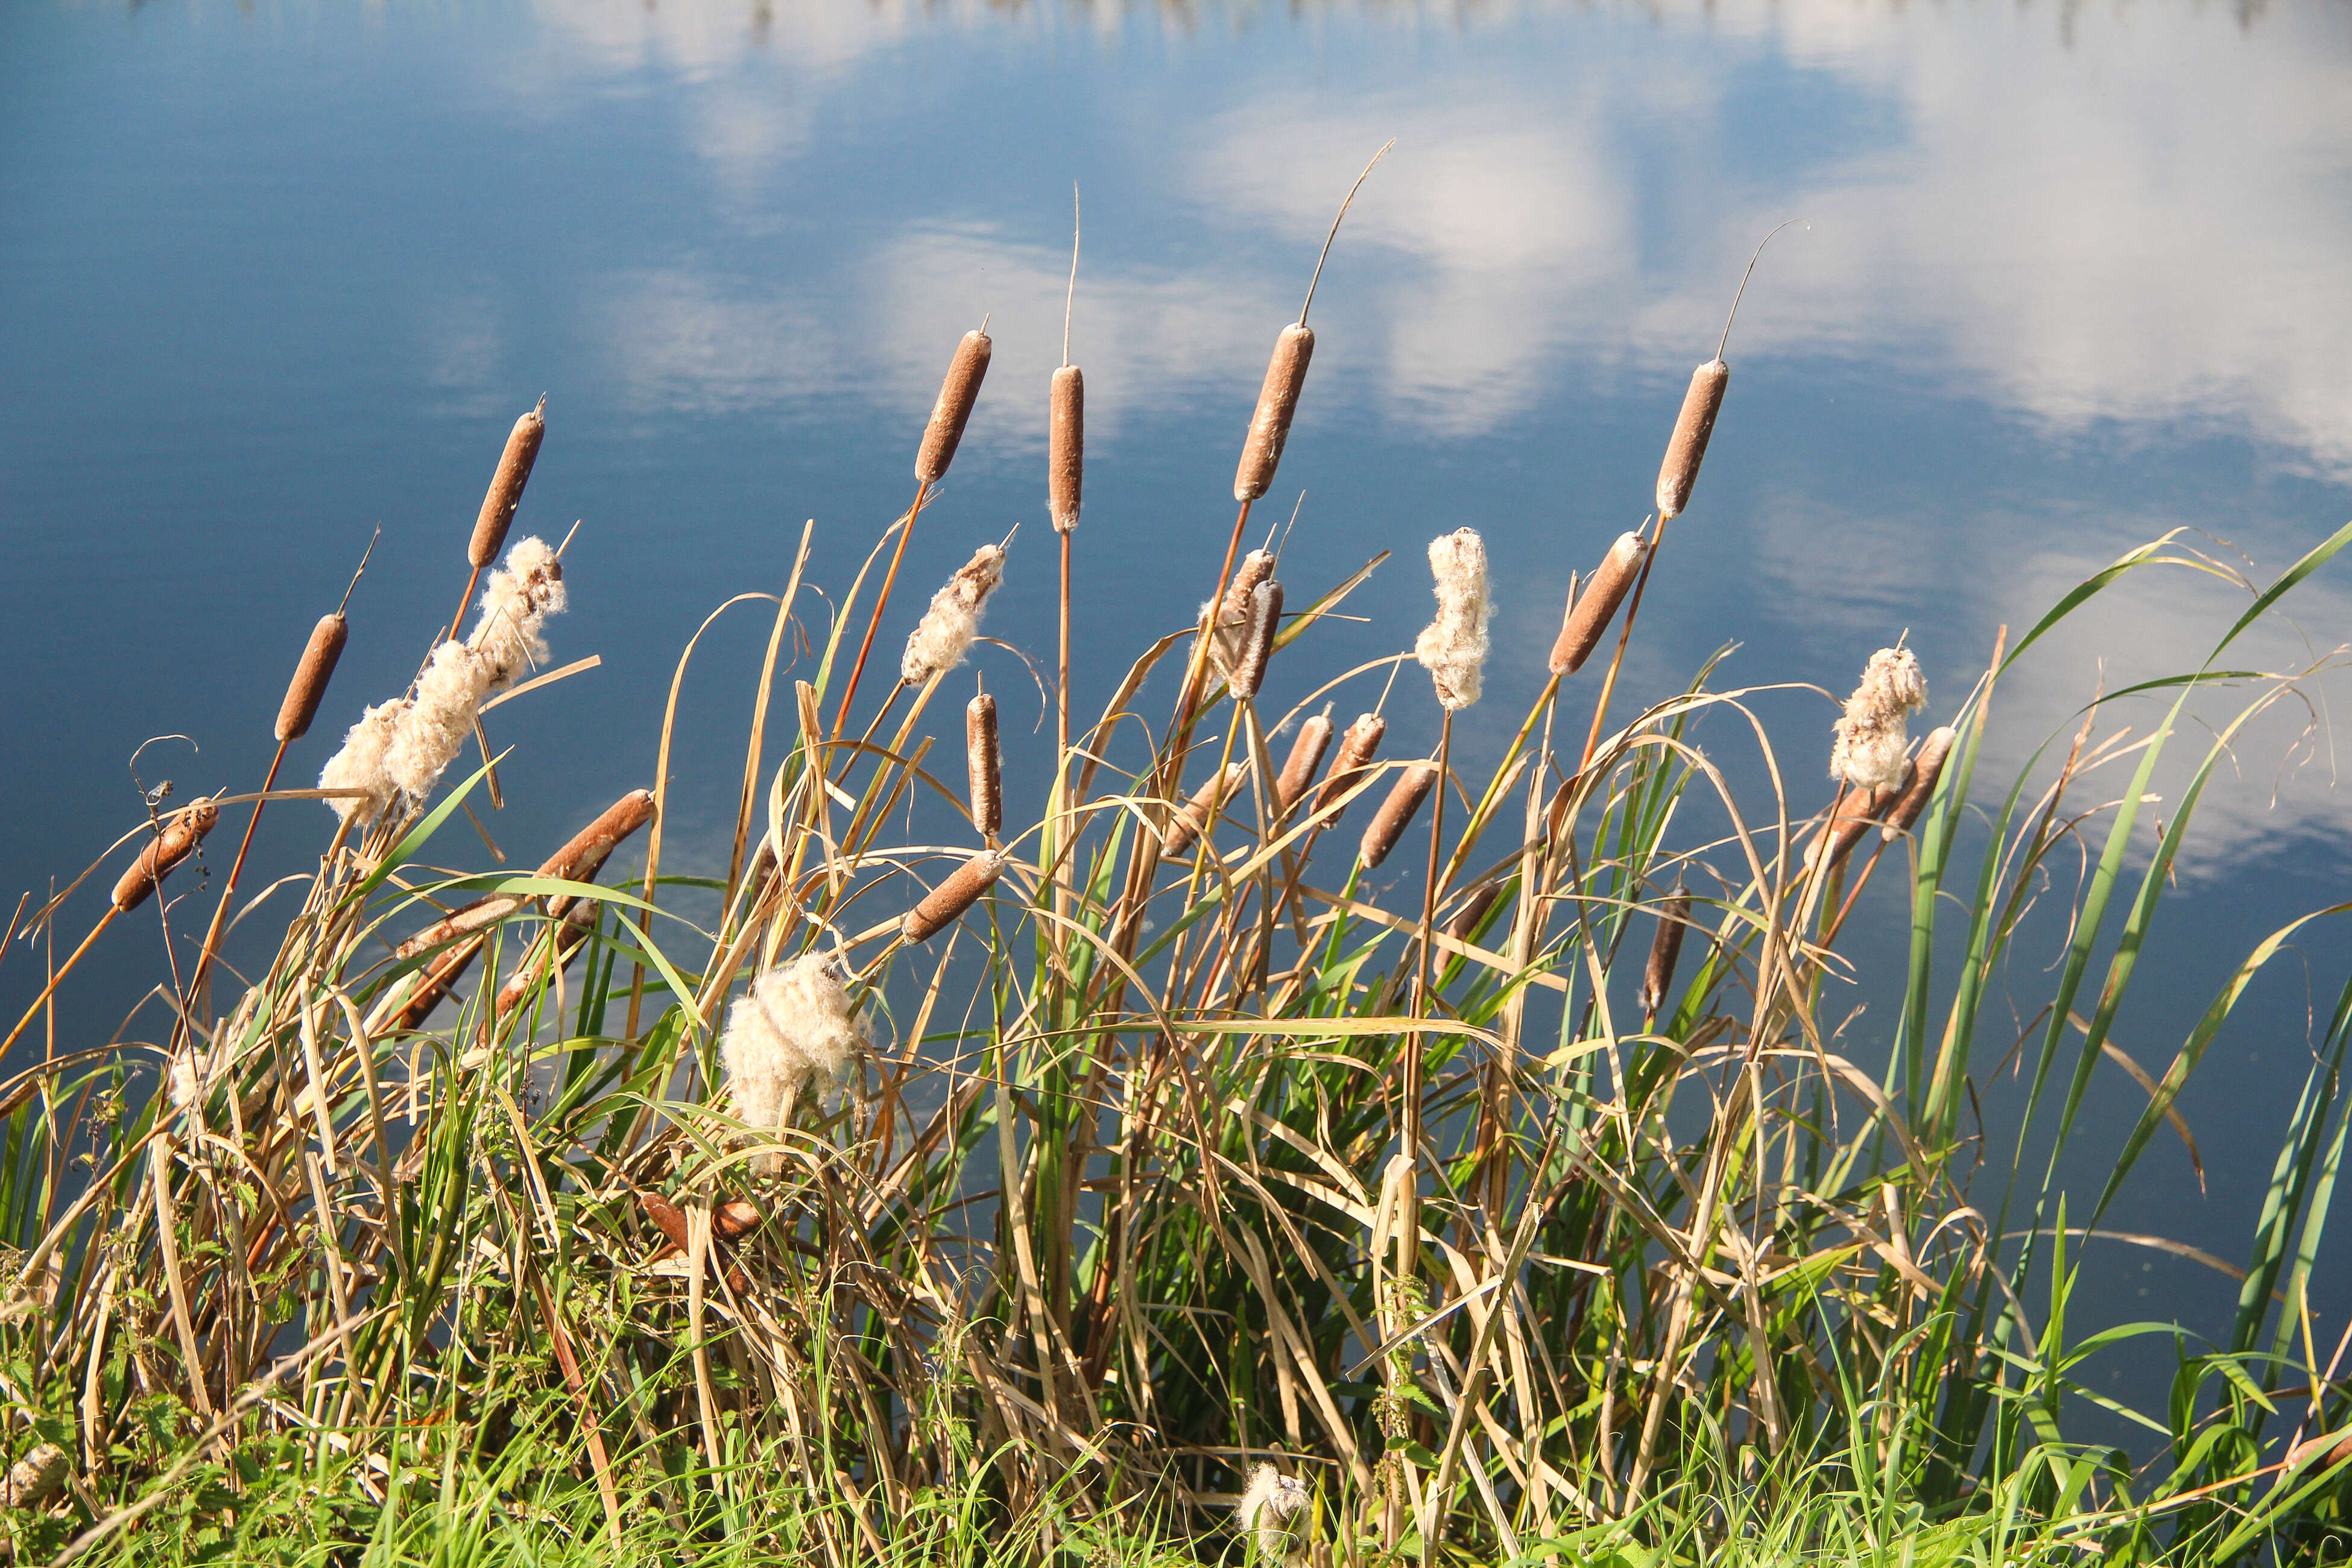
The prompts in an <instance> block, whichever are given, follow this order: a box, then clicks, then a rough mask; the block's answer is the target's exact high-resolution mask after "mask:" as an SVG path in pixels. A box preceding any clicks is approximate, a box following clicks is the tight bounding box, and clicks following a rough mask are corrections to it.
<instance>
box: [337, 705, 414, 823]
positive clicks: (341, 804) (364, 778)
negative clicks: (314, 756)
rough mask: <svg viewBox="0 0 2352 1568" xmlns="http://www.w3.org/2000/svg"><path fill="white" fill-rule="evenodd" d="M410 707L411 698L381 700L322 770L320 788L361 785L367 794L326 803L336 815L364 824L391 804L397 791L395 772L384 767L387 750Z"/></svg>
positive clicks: (354, 727)
mask: <svg viewBox="0 0 2352 1568" xmlns="http://www.w3.org/2000/svg"><path fill="white" fill-rule="evenodd" d="M407 710H408V699H406V698H405V697H403V698H400V699H398V700H394V701H391V702H379V703H377V704H376V705H375V706H374V707H373V708H371V709H369V710H367V711H365V712H364V713H362V714H361V715H360V721H359V722H358V723H356V724H354V725H352V727H351V731H350V732H349V733H348V734H346V735H344V737H343V744H342V749H341V751H339V752H336V753H335V754H334V755H333V756H331V757H329V758H328V759H327V765H326V766H325V767H323V768H320V770H319V787H320V789H358V790H365V791H366V792H367V794H366V795H364V796H361V795H337V796H334V797H332V798H331V799H330V800H329V801H328V802H327V804H328V805H331V806H332V807H333V808H334V811H335V815H336V816H340V817H342V818H344V819H345V820H347V821H353V820H355V821H357V822H358V823H360V824H362V826H364V825H365V824H367V823H370V822H373V821H374V820H375V819H376V817H377V816H378V815H379V814H381V813H382V812H383V808H384V807H385V806H387V805H391V804H392V797H393V796H394V795H395V794H397V793H398V791H397V790H396V789H395V788H394V784H393V782H392V775H391V774H390V773H387V772H386V771H385V770H384V754H385V753H386V752H389V751H390V750H391V749H392V740H393V735H394V732H395V731H397V730H398V729H399V726H400V718H401V715H402V714H403V713H404V712H406V711H407Z"/></svg>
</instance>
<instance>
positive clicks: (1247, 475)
mask: <svg viewBox="0 0 2352 1568" xmlns="http://www.w3.org/2000/svg"><path fill="white" fill-rule="evenodd" d="M1395 145H1396V143H1395V142H1389V143H1388V144H1387V145H1386V146H1383V147H1382V148H1381V150H1380V151H1379V152H1377V153H1373V154H1372V161H1371V163H1366V164H1365V165H1364V172H1363V174H1358V175H1357V176H1356V183H1355V184H1352V185H1350V186H1349V187H1348V197H1347V200H1345V201H1343V202H1341V203H1340V204H1339V216H1336V217H1334V218H1333V219H1332V220H1331V232H1330V233H1329V234H1328V235H1327V236H1325V237H1324V239H1323V251H1322V254H1321V255H1319V256H1318V257H1317V258H1315V276H1314V277H1312V278H1310V279H1307V302H1306V303H1305V304H1303V305H1301V306H1299V307H1298V320H1297V321H1293V322H1291V323H1290V325H1288V326H1286V327H1285V328H1283V329H1282V331H1279V332H1277V333H1276V334H1275V340H1274V353H1272V354H1271V355H1270V356H1268V358H1267V360H1266V364H1265V384H1264V385H1263V386H1261V387H1259V388H1258V394H1257V407H1256V408H1255V410H1254V411H1253V412H1252V413H1251V415H1250V423H1249V434H1248V435H1247V436H1245V437H1243V440H1242V458H1241V462H1240V463H1239V464H1238V465H1237V466H1236V467H1235V468H1234V500H1237V501H1239V502H1241V503H1242V505H1243V507H1244V509H1246V508H1247V507H1248V505H1249V503H1250V502H1252V501H1254V500H1257V498H1258V497H1260V496H1262V495H1264V494H1265V492H1266V490H1267V489H1268V488H1269V487H1270V486H1272V485H1273V483H1274V473H1275V470H1276V468H1279V467H1280V466H1281V464H1282V448H1283V447H1284V445H1285V444H1286V442H1288V441H1289V439H1290V421H1291V418H1292V416H1295V415H1296V414H1297V412H1298V394H1299V390H1300V389H1301V388H1302V387H1304V386H1305V385H1306V384H1307V362H1308V361H1309V360H1311V359H1313V358H1314V357H1315V332H1314V329H1312V328H1311V327H1309V326H1307V311H1309V310H1313V309H1314V307H1315V285H1316V284H1317V283H1318V282H1320V281H1321V280H1322V278H1323V263H1324V262H1325V261H1327V260H1328V259H1330V256H1331V242H1332V241H1333V240H1335V239H1337V238H1339V225H1340V224H1341V223H1342V222H1343V221H1344V220H1345V219H1346V218H1347V216H1348V209H1349V207H1350V206H1352V205H1355V201H1356V193H1357V192H1358V191H1360V190H1361V189H1362V188H1363V184H1364V181H1365V179H1366V178H1367V177H1368V176H1370V174H1371V172H1372V164H1373V163H1379V162H1380V161H1381V159H1382V158H1384V157H1386V156H1387V155H1388V151H1389V148H1390V147H1393V146H1395Z"/></svg>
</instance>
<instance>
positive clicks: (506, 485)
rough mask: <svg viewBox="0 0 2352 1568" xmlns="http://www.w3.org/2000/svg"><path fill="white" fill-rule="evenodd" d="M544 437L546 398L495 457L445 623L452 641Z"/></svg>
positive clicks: (519, 422)
mask: <svg viewBox="0 0 2352 1568" xmlns="http://www.w3.org/2000/svg"><path fill="white" fill-rule="evenodd" d="M546 437H547V398H546V396H545V395H541V397H540V400H539V406H537V407H536V408H530V409H526V410H524V412H523V415H522V416H521V417H520V418H519V419H517V420H516V421H515V422H514V428H513V429H512V430H510V431H509V432H508V433H507V447H506V450H505V451H503V452H501V453H499V466H498V468H497V469H496V470H495V471H494V472H492V473H491V475H490V488H489V491H488V494H486V495H484V496H483V497H482V511H481V515H480V516H479V517H477V518H476V519H475V520H474V535H473V537H472V538H471V539H469V540H467V542H466V561H467V564H468V565H470V566H472V567H473V569H474V570H473V574H472V575H471V576H469V577H468V578H467V579H466V591H465V593H463V594H462V595H458V598H457V615H456V616H454V617H453V618H452V619H451V620H450V622H449V636H450V637H451V638H453V639H454V638H455V637H457V624H458V622H460V621H462V620H464V619H465V618H466V602H467V600H469V599H471V598H472V597H473V596H474V584H477V583H478V582H480V581H481V577H482V568H484V567H485V566H488V564H489V563H491V562H493V561H495V560H497V559H498V558H499V550H500V549H502V548H503V547H504V546H505V544H506V542H507V530H508V529H509V528H511V527H513V526H514V518H515V509H516V508H517V507H519V506H520V505H521V504H522V489H523V486H525V485H527V484H529V483H530V470H531V465H532V464H534V463H536V462H538V461H539V446H540V443H541V441H543V440H545V439H546Z"/></svg>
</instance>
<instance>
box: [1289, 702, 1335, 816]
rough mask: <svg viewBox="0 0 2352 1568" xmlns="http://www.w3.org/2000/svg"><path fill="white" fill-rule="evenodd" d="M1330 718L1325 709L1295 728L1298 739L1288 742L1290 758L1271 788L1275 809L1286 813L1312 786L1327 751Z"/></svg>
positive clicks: (1329, 744) (1329, 737) (1330, 734)
mask: <svg viewBox="0 0 2352 1568" xmlns="http://www.w3.org/2000/svg"><path fill="white" fill-rule="evenodd" d="M1332 733H1333V731H1332V728H1331V715H1330V712H1329V710H1328V709H1327V710H1325V711H1323V712H1321V713H1318V714H1315V715H1314V716H1313V717H1311V718H1309V719H1307V721H1305V722H1304V723H1302V724H1300V725H1299V726H1298V738H1297V740H1295V741H1293V742H1290V755H1289V756H1287V757H1286V758H1285V759H1283V763H1282V772H1281V773H1280V774H1279V775H1278V776H1277V777H1276V780H1275V784H1274V798H1275V806H1276V810H1278V811H1284V812H1287V811H1288V810H1289V809H1290V808H1291V807H1292V806H1294V805H1297V804H1298V797H1299V796H1301V795H1305V794H1306V793H1307V785H1308V784H1313V783H1314V782H1315V770H1316V769H1318V768H1319V767H1321V766H1322V765H1323V753H1324V752H1327V751H1328V750H1329V749H1330V746H1331V736H1332Z"/></svg>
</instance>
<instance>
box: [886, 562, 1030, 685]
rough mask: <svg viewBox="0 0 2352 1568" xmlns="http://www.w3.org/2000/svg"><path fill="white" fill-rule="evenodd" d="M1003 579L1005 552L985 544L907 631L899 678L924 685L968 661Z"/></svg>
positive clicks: (937, 594) (912, 683) (933, 597)
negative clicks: (982, 622)
mask: <svg viewBox="0 0 2352 1568" xmlns="http://www.w3.org/2000/svg"><path fill="white" fill-rule="evenodd" d="M1003 581H1004V552H1003V549H1001V548H1000V547H998V546H996V545H993V544H983V545H982V546H981V547H980V548H979V549H978V550H975V551H973V552H972V553H971V560H969V561H967V562H965V563H963V564H962V565H961V566H959V567H957V568H956V572H955V575H954V576H952V577H950V578H949V579H948V580H947V582H946V583H945V584H942V585H941V586H940V591H939V592H938V593H936V594H934V595H931V605H930V608H929V609H927V610H925V611H924V612H923V618H922V619H921V620H919V621H918V622H916V623H915V629H914V630H913V631H911V632H909V633H908V634H907V651H906V652H905V653H904V654H902V655H901V656H900V657H899V659H898V679H901V680H903V681H904V682H906V683H907V684H908V685H909V686H921V685H923V684H925V683H926V682H928V681H929V680H930V679H931V678H932V677H934V676H940V675H945V674H946V673H947V672H948V671H949V670H950V669H953V668H956V667H957V666H958V665H961V663H963V661H964V656H965V655H966V654H968V653H970V652H971V645H972V643H973V642H974V641H976V640H977V639H978V638H979V637H980V620H981V617H982V616H984V615H986V614H987V613H988V596H989V595H991V594H993V593H995V592H996V588H997V584H1000V583H1002V582H1003Z"/></svg>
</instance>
